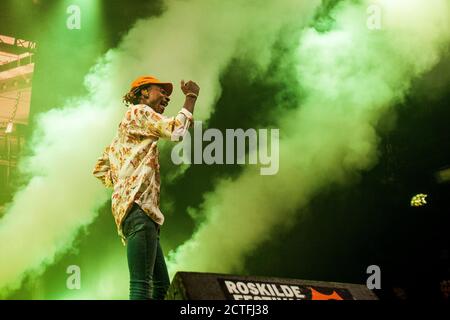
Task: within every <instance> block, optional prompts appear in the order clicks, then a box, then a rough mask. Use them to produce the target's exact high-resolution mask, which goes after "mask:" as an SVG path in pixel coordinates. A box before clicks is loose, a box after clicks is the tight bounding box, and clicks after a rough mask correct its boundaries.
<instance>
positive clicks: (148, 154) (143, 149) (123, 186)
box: [93, 104, 192, 244]
mask: <svg viewBox="0 0 450 320" xmlns="http://www.w3.org/2000/svg"><path fill="white" fill-rule="evenodd" d="M190 123H192V113H190V112H189V111H188V110H186V109H184V108H182V109H181V110H180V112H179V113H178V114H177V116H175V117H165V116H163V115H161V114H159V113H157V112H155V111H154V110H153V109H152V108H150V107H149V106H147V105H144V104H139V105H130V106H129V107H128V111H127V112H126V113H125V116H124V118H123V120H122V121H121V122H120V124H119V128H118V131H117V135H116V137H115V138H114V139H113V141H112V142H111V144H110V145H109V146H107V147H106V148H105V150H104V152H103V154H102V156H101V157H100V158H99V159H98V160H97V163H96V164H95V168H94V171H93V174H94V176H95V177H96V178H98V179H99V180H100V181H101V182H102V183H103V184H104V185H105V186H106V187H112V188H113V190H114V191H113V194H112V214H113V216H114V220H115V222H116V225H117V231H118V233H119V236H120V237H121V238H122V241H123V243H124V244H125V237H124V235H123V233H122V222H123V221H124V219H125V217H126V215H127V213H128V211H129V210H130V209H131V207H132V206H133V203H137V204H138V205H139V206H140V207H141V208H142V210H143V211H144V212H145V213H146V214H147V215H148V216H149V217H150V218H151V219H153V221H155V222H156V223H157V224H159V225H162V224H163V223H164V215H163V214H162V212H161V210H160V209H159V192H160V176H159V152H158V147H157V142H158V139H159V138H166V139H171V140H172V141H179V140H180V139H182V137H183V135H184V133H185V131H186V130H187V128H188V127H189V125H190Z"/></svg>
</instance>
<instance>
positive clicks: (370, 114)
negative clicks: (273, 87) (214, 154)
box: [170, 0, 450, 274]
mask: <svg viewBox="0 0 450 320" xmlns="http://www.w3.org/2000/svg"><path fill="white" fill-rule="evenodd" d="M449 16H450V15H449V3H448V1H447V0H433V1H422V0H380V1H368V0H367V1H345V2H341V3H339V4H338V5H337V6H336V7H335V8H334V9H333V11H332V12H331V13H330V19H329V22H330V21H332V24H331V25H328V24H327V26H326V28H322V29H320V30H317V29H313V28H310V29H306V30H304V31H303V33H302V36H301V38H300V39H299V41H298V49H297V51H296V60H297V64H298V81H299V83H300V84H301V85H300V86H299V87H298V88H297V90H299V91H300V92H301V93H302V94H303V99H302V101H301V103H300V104H299V105H298V106H297V108H295V109H293V110H292V111H285V110H286V109H282V108H279V111H280V113H279V118H278V124H279V128H280V136H281V141H280V171H279V173H278V174H277V175H275V176H261V175H259V171H258V170H256V169H254V168H251V167H249V168H248V169H247V170H245V171H244V173H243V174H242V175H241V176H240V177H239V178H238V179H236V180H233V181H231V180H226V179H225V180H222V181H221V182H219V183H218V184H217V185H216V187H215V189H214V191H213V192H211V193H209V194H208V195H206V196H205V201H204V202H203V204H202V205H201V206H200V208H197V210H198V211H200V213H201V214H203V215H204V216H206V219H205V221H204V222H203V223H202V224H201V225H200V226H199V227H198V230H197V231H196V233H195V234H194V235H193V236H192V238H191V239H189V240H188V241H186V242H185V243H184V244H183V245H182V246H180V247H179V248H178V249H177V250H176V251H174V252H172V254H171V264H170V270H171V273H172V274H173V273H174V272H176V271H179V270H184V271H206V272H224V273H228V272H238V271H242V267H243V264H244V262H245V256H246V255H248V254H249V253H250V252H251V251H252V250H253V249H255V248H256V247H257V246H259V245H261V244H262V243H263V241H265V240H269V239H270V237H271V236H274V235H275V231H276V230H277V232H280V230H281V229H282V227H283V226H286V225H288V224H289V223H292V222H293V221H295V219H296V218H298V215H299V214H300V213H301V212H302V210H301V208H302V207H305V206H306V205H307V204H308V201H309V200H310V199H311V198H312V197H313V196H314V194H315V193H317V191H318V190H320V189H321V188H323V187H324V186H327V185H330V184H333V183H342V182H346V181H348V178H349V177H350V176H354V175H355V173H358V172H360V171H361V170H365V169H369V168H370V167H371V166H372V165H374V163H375V162H376V160H377V142H378V138H377V134H376V128H377V125H378V124H379V123H378V122H379V120H380V119H381V116H382V115H384V114H385V113H386V112H387V111H388V110H389V107H390V106H392V105H394V104H395V103H398V102H400V101H401V100H402V99H403V98H404V96H405V95H406V94H407V93H408V89H409V87H410V84H411V81H412V80H413V79H415V78H417V77H419V76H420V75H422V74H423V73H424V72H426V71H428V70H430V69H431V68H432V67H433V66H434V65H436V63H437V62H438V61H439V59H440V57H441V55H442V53H443V51H444V49H445V48H447V46H448V43H449V40H450V28H449V19H448V17H449ZM378 27H380V28H378ZM280 81H283V80H282V79H281V78H280ZM286 85H289V84H286ZM274 114H276V113H274ZM399 121H401V119H400V120H399ZM343 218H345V217H343ZM301 245H302V244H299V246H301ZM268 258H269V257H268Z"/></svg>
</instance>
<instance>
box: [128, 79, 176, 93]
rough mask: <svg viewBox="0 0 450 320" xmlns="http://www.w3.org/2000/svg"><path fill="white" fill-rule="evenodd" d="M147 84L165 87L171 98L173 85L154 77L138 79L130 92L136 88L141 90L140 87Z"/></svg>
mask: <svg viewBox="0 0 450 320" xmlns="http://www.w3.org/2000/svg"><path fill="white" fill-rule="evenodd" d="M146 84H157V85H160V86H161V87H163V89H164V90H166V92H167V95H168V96H170V94H171V93H172V90H173V85H172V83H170V82H162V81H159V80H158V79H156V78H155V77H152V76H142V77H139V78H137V79H136V80H134V81H133V82H132V83H131V89H130V91H133V90H134V89H136V88H139V87H140V86H143V85H146Z"/></svg>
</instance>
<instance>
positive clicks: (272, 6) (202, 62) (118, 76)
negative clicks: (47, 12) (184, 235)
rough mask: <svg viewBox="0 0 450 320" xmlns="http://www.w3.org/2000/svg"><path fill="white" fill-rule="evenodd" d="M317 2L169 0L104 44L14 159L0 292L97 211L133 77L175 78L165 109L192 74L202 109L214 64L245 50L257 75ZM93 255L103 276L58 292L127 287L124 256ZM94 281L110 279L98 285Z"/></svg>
mask: <svg viewBox="0 0 450 320" xmlns="http://www.w3.org/2000/svg"><path fill="white" fill-rule="evenodd" d="M318 4H319V1H308V2H304V3H299V2H298V1H296V0H295V1H294V0H285V1H271V2H267V3H265V4H264V5H261V2H260V1H246V0H239V1H238V0H236V1H218V0H214V1H213V0H195V1H168V2H167V10H166V11H165V12H164V13H163V14H162V15H161V16H159V17H157V18H151V19H146V20H140V21H138V22H137V23H136V25H135V26H134V27H133V28H132V29H131V30H130V32H129V33H128V34H127V35H126V36H125V37H124V39H123V41H122V42H121V44H120V46H119V47H118V48H116V49H113V50H110V51H109V52H108V53H107V54H106V55H105V56H104V57H103V58H102V59H101V60H100V62H99V63H98V64H97V65H96V66H95V67H94V68H93V69H92V71H91V72H90V74H89V75H88V76H87V77H86V86H87V90H88V92H89V94H88V95H87V96H86V97H85V98H82V99H78V100H71V101H67V103H65V105H64V106H63V107H62V108H60V109H55V110H51V111H49V112H47V113H45V114H41V115H40V116H39V119H38V121H37V124H36V127H35V133H34V137H33V139H32V142H31V144H30V148H31V151H32V152H31V155H30V156H28V157H26V158H24V159H22V160H21V173H22V174H23V175H24V176H26V177H29V180H28V183H27V184H25V185H24V186H23V188H22V189H21V190H19V191H18V192H17V193H16V194H15V196H14V199H13V201H12V202H11V203H10V204H9V206H8V209H7V212H6V214H5V215H4V216H3V218H2V220H0V261H2V263H1V265H0V294H2V295H4V296H5V295H7V294H9V293H10V292H11V289H17V288H19V287H20V286H21V283H22V280H23V279H24V277H25V276H26V275H30V276H32V277H36V276H39V275H40V274H41V273H42V272H43V271H44V270H45V268H46V267H47V266H48V265H49V264H52V263H53V262H54V261H55V259H57V258H58V257H60V256H61V255H62V254H63V253H64V252H66V251H67V250H68V249H70V248H71V247H72V244H73V240H74V239H75V237H76V236H77V234H78V232H79V230H80V229H82V228H83V227H84V226H86V225H88V224H90V223H91V222H92V221H93V220H94V219H95V218H96V212H97V210H98V208H100V207H101V206H102V204H104V203H105V202H106V201H107V199H108V198H109V196H110V193H109V192H108V191H106V190H105V189H104V188H103V187H102V186H101V185H100V183H99V182H98V181H96V180H95V178H93V176H92V175H91V171H92V168H93V165H94V163H95V160H96V158H97V157H98V156H99V155H100V154H101V151H102V149H103V147H104V146H106V145H107V144H108V143H109V142H110V141H111V139H112V137H113V135H114V132H115V129H116V127H117V123H118V122H119V121H120V118H121V116H122V115H123V113H124V111H125V109H124V107H123V106H122V105H121V103H120V101H121V96H122V95H123V94H124V93H125V91H126V90H128V88H129V83H130V81H131V80H132V79H134V78H135V77H137V76H139V75H142V74H153V75H157V76H158V77H159V78H161V79H163V80H172V81H174V82H175V93H174V96H173V103H172V106H171V107H170V108H169V109H168V114H171V113H172V114H173V113H174V112H175V111H177V110H178V108H179V107H180V105H181V99H182V94H181V92H180V90H177V87H178V81H179V80H180V79H185V80H187V79H193V80H195V81H198V83H199V84H200V85H201V88H202V89H201V97H200V99H199V101H198V107H197V110H196V115H197V119H203V120H204V119H207V118H208V116H209V114H210V113H211V110H212V108H213V106H214V102H215V101H216V100H217V98H218V97H219V95H220V84H219V76H220V73H221V72H222V71H223V69H224V68H225V67H226V66H227V65H228V64H229V62H230V60H231V59H232V58H233V57H236V56H245V57H246V58H249V59H251V60H254V61H255V67H256V70H255V71H254V72H255V75H256V74H257V73H258V72H261V71H264V70H265V68H266V66H267V64H268V63H269V62H270V60H271V56H270V55H271V47H272V45H273V43H274V42H275V41H276V40H277V35H278V32H279V31H280V29H281V28H282V27H283V26H285V25H288V24H293V23H295V24H299V23H300V22H301V21H307V20H308V19H309V17H310V15H311V14H312V13H313V12H314V8H315V7H316V6H317V5H318ZM125 5H126V4H125ZM149 14H151V13H149ZM61 27H64V26H61ZM80 31H81V32H82V30H80ZM77 49H80V50H82V48H77ZM64 72H68V73H70V72H71V71H70V70H65V71H64ZM48 103H49V104H52V101H48ZM112 232H113V231H112ZM117 241H118V245H119V243H120V242H119V239H117ZM206 254H207V252H205V255H206ZM237 254H238V255H239V253H237ZM100 259H101V260H104V261H110V260H108V259H109V258H108V257H99V260H100ZM123 259H125V257H124V258H123ZM96 265H97V266H98V267H96V269H94V270H92V269H90V270H89V272H90V273H91V274H92V273H94V274H102V275H101V279H104V281H100V282H98V283H96V282H95V281H96V280H95V277H91V278H90V279H92V281H89V285H88V286H85V287H84V289H82V291H81V292H79V293H77V294H70V293H69V292H68V293H67V294H65V293H64V292H61V295H60V298H67V297H70V298H77V297H82V298H117V297H126V296H127V292H124V291H123V288H124V287H126V286H127V283H128V279H127V270H124V268H123V267H124V265H123V264H120V265H116V264H114V267H108V266H106V265H105V264H101V263H97V264H96ZM81 272H82V274H86V272H84V271H83V270H81ZM105 272H107V273H108V274H107V275H106V274H105ZM120 275H121V276H120ZM94 284H95V285H94ZM96 286H102V287H107V288H111V289H110V290H108V292H105V291H103V290H102V289H99V288H98V287H96ZM84 290H86V291H84ZM118 292H119V293H118Z"/></svg>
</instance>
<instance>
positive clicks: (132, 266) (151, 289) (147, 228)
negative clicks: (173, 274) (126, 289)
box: [123, 204, 170, 300]
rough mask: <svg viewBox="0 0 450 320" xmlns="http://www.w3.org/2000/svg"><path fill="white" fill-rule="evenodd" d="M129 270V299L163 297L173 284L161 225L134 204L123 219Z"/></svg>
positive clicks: (158, 298)
mask: <svg viewBox="0 0 450 320" xmlns="http://www.w3.org/2000/svg"><path fill="white" fill-rule="evenodd" d="M123 234H124V236H125V238H126V240H127V258H128V269H129V271H130V300H147V299H156V300H160V299H161V300H162V299H164V296H165V295H166V292H167V290H168V288H169V285H170V280H169V274H168V272H167V267H166V262H165V260H164V254H163V252H162V250H161V246H160V244H159V225H158V224H157V223H155V222H154V221H153V220H152V219H151V218H150V217H149V216H147V215H146V214H145V212H144V211H142V209H141V208H140V207H139V206H138V205H137V204H134V205H133V207H132V208H131V210H130V212H129V213H128V216H127V217H126V218H125V221H124V222H123Z"/></svg>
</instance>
